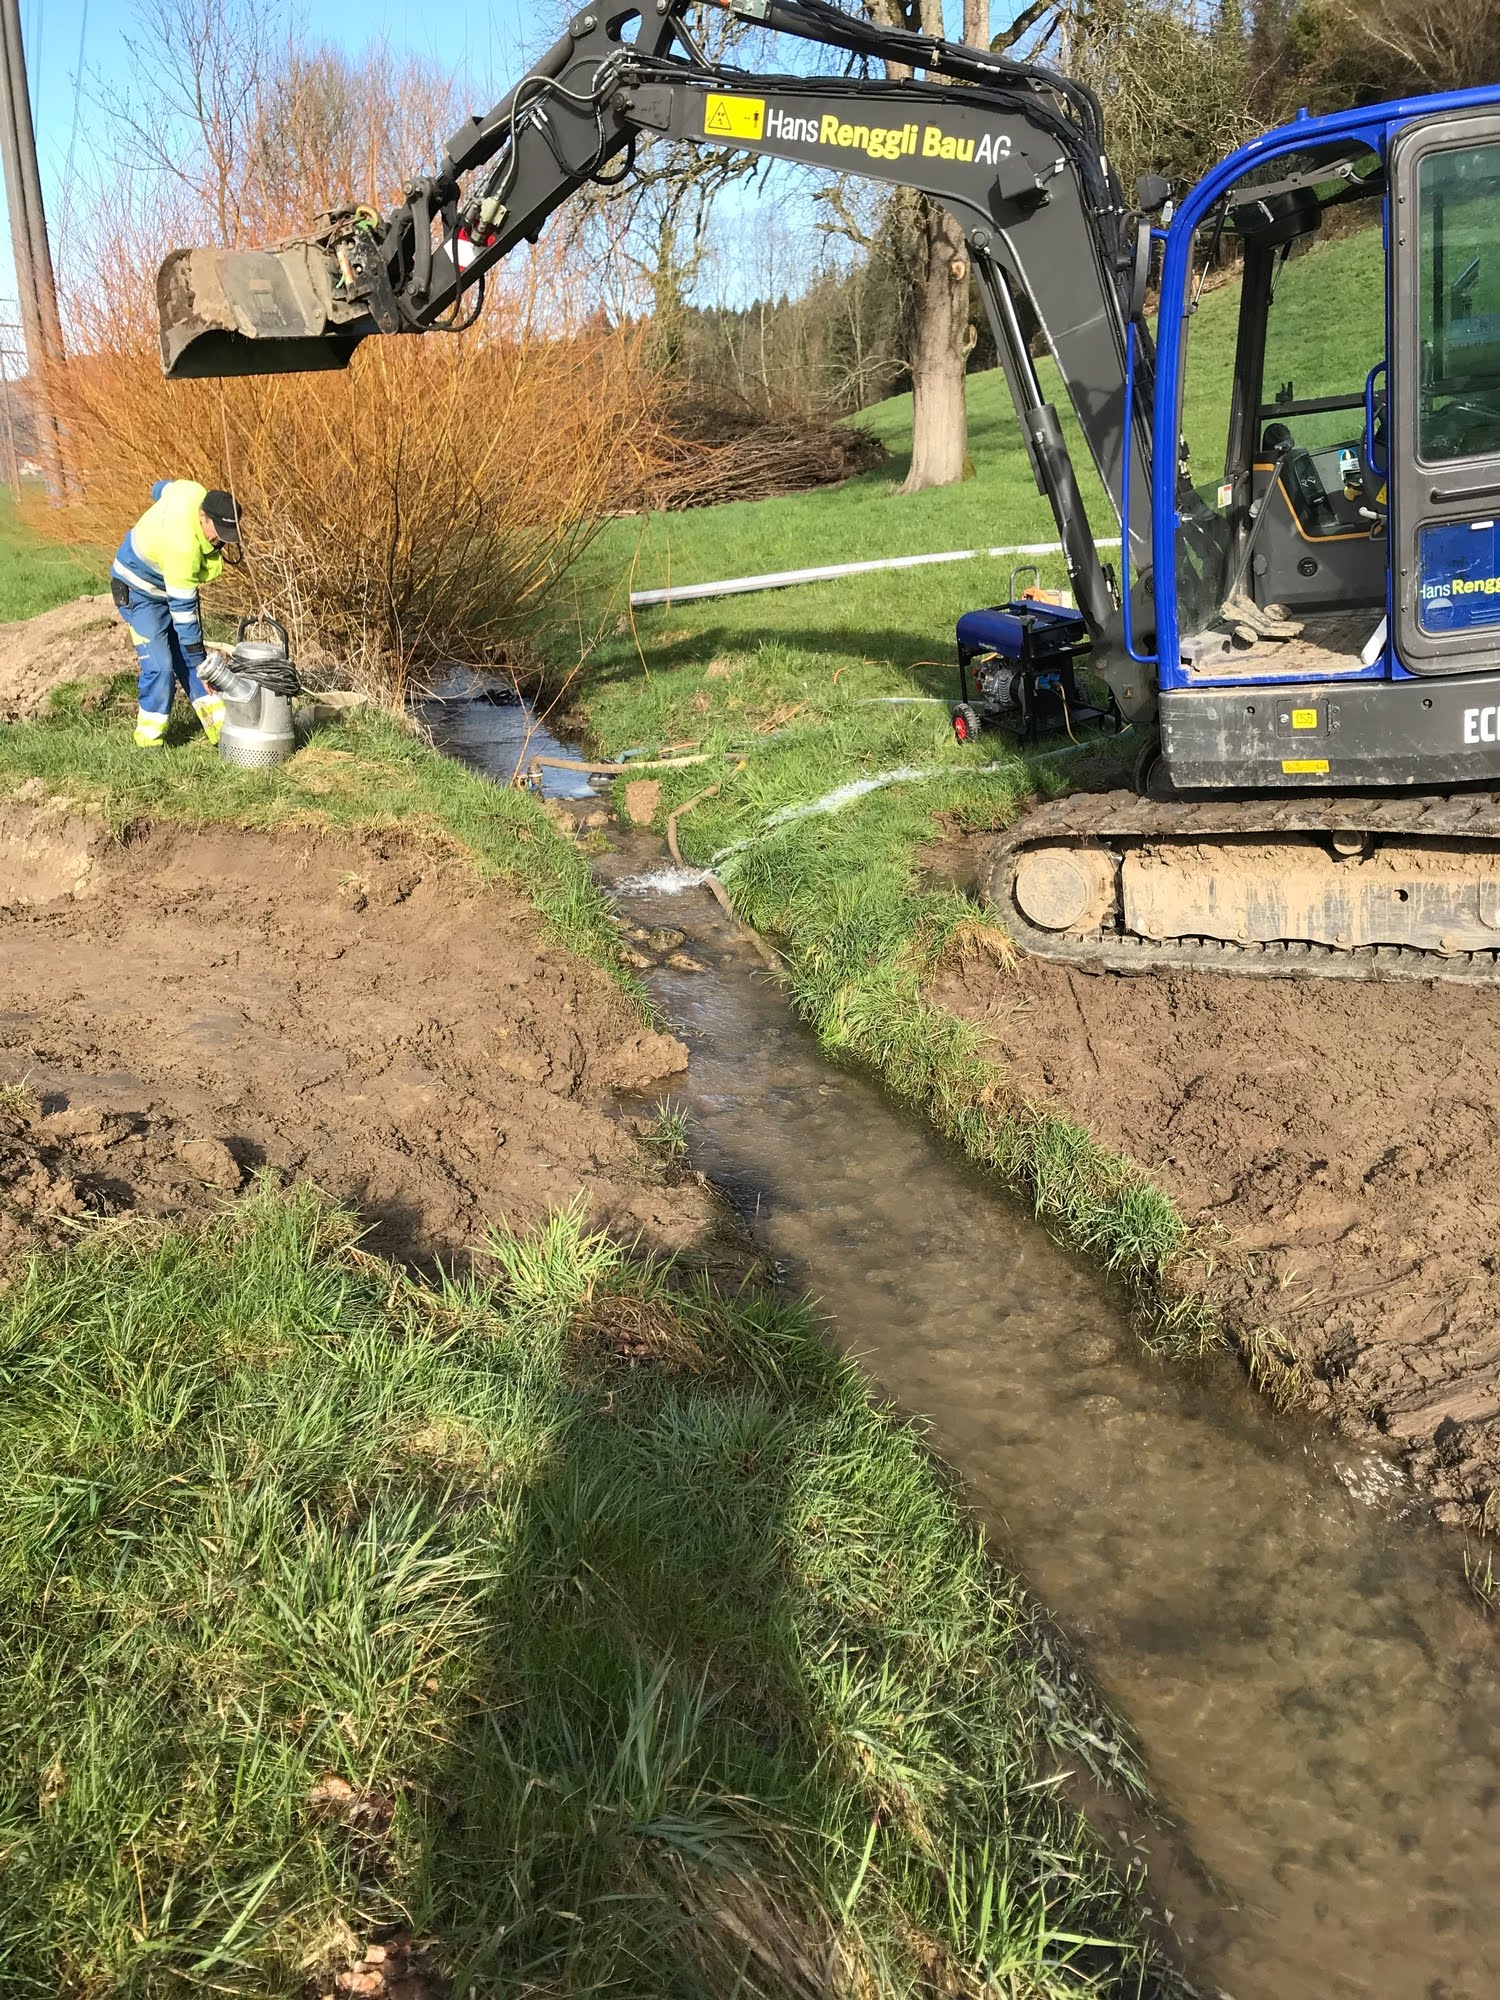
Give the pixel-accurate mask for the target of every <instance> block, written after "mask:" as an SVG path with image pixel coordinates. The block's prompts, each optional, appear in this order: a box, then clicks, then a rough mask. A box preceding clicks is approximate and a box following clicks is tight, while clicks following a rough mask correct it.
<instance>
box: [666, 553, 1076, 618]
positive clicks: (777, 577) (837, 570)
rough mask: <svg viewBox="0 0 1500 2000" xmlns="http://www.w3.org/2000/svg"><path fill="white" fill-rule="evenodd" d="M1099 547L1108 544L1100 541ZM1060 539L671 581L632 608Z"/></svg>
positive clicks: (967, 557)
mask: <svg viewBox="0 0 1500 2000" xmlns="http://www.w3.org/2000/svg"><path fill="white" fill-rule="evenodd" d="M1099 546H1100V547H1101V548H1109V547H1112V546H1113V544H1112V543H1109V542H1101V543H1100V544H1099ZM1061 554H1062V543H1061V542H1015V543H1013V544H1012V545H1011V546H1010V547H1008V548H1003V549H948V550H946V551H945V552H944V553H943V554H941V555H931V556H881V557H879V558H878V559H877V560H875V561H873V562H851V563H825V564H824V565H823V566H822V568H820V569H777V570H768V571H767V572H766V574H765V575H764V576H731V577H727V578H725V579H724V580H723V581H722V582H720V583H671V584H667V585H666V586H665V587H664V588H663V589H661V590H633V591H631V593H630V602H631V606H632V608H633V609H635V610H637V611H641V610H644V609H645V608H646V607H647V606H648V605H652V604H686V603H687V602H688V601H689V600H690V599H691V598H695V597H738V596H740V595H741V594H742V593H744V592H746V591H751V590H786V589H787V588H788V587H789V586H790V585H792V584H794V583H829V582H832V581H834V580H835V579H836V578H838V577H841V576H865V575H867V574H868V573H869V572H870V571H871V570H877V569H919V568H921V566H922V565H923V564H924V563H955V562H975V561H977V560H978V558H979V557H981V556H1059V555H1061Z"/></svg>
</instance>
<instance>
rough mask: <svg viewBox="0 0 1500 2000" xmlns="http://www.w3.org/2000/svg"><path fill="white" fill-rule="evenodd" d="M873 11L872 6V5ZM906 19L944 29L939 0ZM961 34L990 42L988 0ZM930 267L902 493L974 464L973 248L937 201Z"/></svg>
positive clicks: (923, 1) (932, 207)
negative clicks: (967, 384)
mask: <svg viewBox="0 0 1500 2000" xmlns="http://www.w3.org/2000/svg"><path fill="white" fill-rule="evenodd" d="M872 11H874V9H872ZM904 11H905V13H906V15H907V16H908V20H907V25H908V26H910V27H914V28H919V29H920V30H921V31H922V33H924V34H929V35H941V34H942V32H943V7H942V0H906V5H905V9H904ZM963 37H964V40H965V41H966V42H969V43H971V44H973V45H974V46H975V47H976V48H986V49H987V48H988V47H989V43H990V0H964V26H963ZM921 208H922V224H923V234H924V236H925V238H926V245H925V250H926V266H925V270H924V271H923V272H922V274H921V276H920V279H919V282H918V289H917V308H916V325H915V328H914V331H913V337H912V356H911V388H912V416H911V430H912V437H911V470H910V472H908V474H907V475H906V479H905V481H904V483H903V485H902V487H901V491H902V492H903V493H921V492H924V491H925V490H926V488H928V487H929V486H956V485H957V484H958V482H959V481H960V480H961V479H963V478H964V477H965V474H966V472H967V470H968V464H969V415H968V406H967V404H966V402H965V399H964V369H965V366H966V364H967V362H968V357H969V350H970V348H971V347H972V346H973V344H974V336H973V331H972V329H971V327H970V324H969V254H968V250H967V248H966V247H965V244H964V236H963V230H962V229H961V228H960V227H959V225H958V224H957V223H956V222H955V221H954V220H953V217H952V216H951V215H949V213H948V211H947V210H946V209H944V208H939V207H938V205H937V203H936V202H932V201H929V200H927V199H926V198H925V197H924V198H923V200H922V204H921Z"/></svg>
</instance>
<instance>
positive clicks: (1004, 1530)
mask: <svg viewBox="0 0 1500 2000" xmlns="http://www.w3.org/2000/svg"><path fill="white" fill-rule="evenodd" d="M607 860H608V862H609V865H610V868H611V870H612V878H613V879H612V886H613V887H614V888H615V892H616V894H617V895H618V896H619V897H620V899H621V903H622V907H623V908H625V909H627V910H628V911H629V913H630V914H631V915H632V916H633V917H635V918H636V919H637V920H638V921H640V922H641V923H643V924H645V925H647V926H653V925H658V924H668V925H672V926H675V927H677V928H680V929H683V930H685V931H687V932H688V934H689V938H690V941H691V945H692V949H693V951H694V952H695V953H696V954H697V956H698V957H699V958H700V959H701V960H702V962H703V965H704V970H703V971H701V972H699V973H696V974H692V973H686V972H672V971H670V970H667V969H660V970H658V971H656V972H654V973H652V974H649V975H648V976H647V977H648V983H649V984H650V985H651V986H652V987H653V990H654V992H655V995H656V998H657V999H658V1000H659V1002H660V1003H661V1005H662V1007H663V1008H664V1010H665V1011H666V1013H667V1014H668V1016H669V1017H670V1018H671V1019H672V1020H673V1021H674V1022H675V1023H676V1024H677V1026H678V1028H679V1031H680V1032H681V1033H682V1034H683V1035H684V1037H685V1039H686V1040H687V1042H688V1044H689V1047H690V1049H691V1051H692V1064H691V1069H690V1072H689V1077H688V1081H687V1084H686V1086H685V1087H683V1088H682V1089H680V1090H678V1091H676V1092H674V1096H675V1097H676V1099H677V1100H678V1101H679V1102H681V1103H682V1104H683V1105H684V1106H685V1107H686V1109H687V1110H688V1112H689V1114H690V1117H691V1124H692V1144H693V1153H694V1159H695V1163H696V1164H697V1165H698V1166H700V1167H701V1168H702V1169H703V1170H704V1171H705V1172H706V1173H708V1174H709V1175H710V1176H712V1177H713V1178H714V1179H715V1180H716V1181H717V1182H718V1183H719V1184H720V1185H721V1186H723V1187H725V1188H726V1189H727V1190H729V1191H730V1192H731V1194H732V1195H733V1197H734V1199H735V1200H736V1202H737V1203H738V1205H739V1207H740V1208H741V1210H742V1212H743V1214H744V1215H745V1218H746V1220H747V1223H748V1224H749V1226H750V1228H751V1229H752V1230H753V1232H754V1233H755V1235H756V1236H757V1237H758V1238H759V1239H760V1241H761V1242H762V1243H763V1244H764V1245H765V1246H766V1247H767V1248H768V1249H769V1250H770V1251H771V1253H772V1254H773V1255H774V1256H775V1257H776V1258H777V1259H778V1260H779V1261H780V1263H781V1265H782V1266H783V1268H784V1270H785V1272H786V1274H787V1277H788V1279H789V1280H790V1282H791V1283H792V1284H794V1285H797V1286H800V1287H802V1288H804V1289H806V1290H807V1291H808V1292H809V1293H811V1294H812V1295H813V1296H814V1297H815V1298H816V1299H817V1301H818V1303H819V1306H820V1308H821V1310H822V1311H823V1313H824V1314H825V1315H826V1316H827V1319H828V1323H829V1327H830V1331H831V1333H832V1335H833V1337H834V1338H835V1339H836V1340H837V1341H838V1342H839V1343H840V1344H841V1345H842V1346H843V1347H844V1348H846V1349H847V1350H848V1351H849V1352H851V1353H853V1354H855V1355H857V1356H859V1357H860V1359H861V1360H862V1362H863V1363H864V1365H865V1366H866V1368H867V1369H868V1371H869V1373H870V1374H871V1376H872V1377H873V1378H874V1380H875V1381H876V1382H877V1384H878V1385H879V1386H880V1387H881V1388H882V1389H883V1390H884V1391H885V1392H886V1393H887V1394H889V1395H890V1396H891V1397H892V1398H893V1399H894V1400H895V1401H896V1402H897V1403H898V1404H899V1405H900V1406H901V1407H902V1408H904V1409H906V1410H908V1411H911V1412H913V1413H918V1414H920V1415H921V1416H922V1417H923V1418H925V1419H926V1420H927V1421H928V1423H929V1424H930V1426H931V1431H932V1437H933V1442H934V1444H935V1446H936V1447H937V1449H938V1450H939V1451H940V1452H941V1454H942V1455H943V1457H944V1458H945V1459H946V1460H947V1461H948V1462H949V1463H950V1464H951V1465H953V1466H955V1467H956V1468H957V1469H958V1470H959V1472H960V1473H961V1474H962V1476H963V1479H964V1481H965V1483H966V1486H967V1489H968V1492H969V1494H970V1495H971V1496H972V1500H973V1504H974V1507H975V1509H976V1511H977V1512H978V1513H979V1515H980V1516H981V1517H982V1518H983V1519H984V1520H985V1521H986V1523H987V1524H988V1526H989V1528H990V1531H991V1533H992V1535H993V1537H994V1539H995V1541H996V1542H997V1544H998V1545H999V1546H1000V1547H1001V1548H1002V1549H1004V1551H1005V1552H1006V1554H1007V1555H1008V1557H1009V1558H1010V1560H1012V1561H1013V1562H1014V1564H1015V1565H1016V1567H1017V1568H1018V1569H1019V1570H1020V1571H1021V1572H1022V1573H1023V1574H1024V1575H1025V1576H1026V1577H1027V1578H1028V1580H1029V1581H1030V1583H1031V1584H1032V1586H1033V1588H1034V1589H1035V1591H1036V1593H1037V1594H1038V1596H1039V1597H1040V1598H1041V1599H1042V1600H1043V1601H1044V1602H1045V1603H1046V1604H1047V1605H1048V1606H1049V1607H1050V1608H1051V1610H1052V1611H1053V1613H1054V1614H1055V1616H1056V1617H1057V1619H1058V1620H1059V1622H1060V1623H1061V1624H1062V1625H1063V1627H1064V1628H1065V1629H1066V1630H1067V1631H1068V1632H1069V1633H1070V1634H1071V1635H1072V1636H1073V1638H1074V1639H1075V1640H1076V1642H1077V1643H1078V1645H1079V1646H1080V1648H1081V1650H1082V1651H1083V1653H1084V1654H1085V1656H1086V1658H1087V1660H1088V1662H1089V1665H1090V1668H1091V1670H1092V1672H1093V1673H1094V1675H1095V1676H1096V1678H1097V1679H1098V1680H1099V1682H1100V1683H1101V1684H1102V1685H1103V1686H1104V1687H1105V1688H1106V1690H1107V1691H1108V1692H1109V1694H1110V1695H1111V1696H1112V1698H1113V1699H1114V1701H1115V1703H1116V1705H1117V1706H1118V1707H1119V1708H1120V1709H1121V1710H1122V1712H1123V1713H1124V1715H1125V1716H1126V1717H1127V1718H1128V1720H1129V1722H1130V1724H1131V1726H1132V1728H1133V1730H1134V1732H1135V1734H1136V1736H1137V1738H1138V1740H1139V1741H1140V1743H1141V1745H1142V1747H1143V1749H1144V1752H1145V1755H1146V1758H1147V1762H1148V1765H1149V1768H1150V1773H1151V1778H1152V1782H1153V1785H1154V1788H1155V1790H1156V1793H1157V1796H1158V1797H1159V1799H1160V1800H1161V1801H1162V1802H1163V1804H1164V1806H1165V1807H1166V1809H1167V1811H1168V1813H1169V1814H1170V1815H1171V1818H1172V1820H1173V1821H1174V1823H1175V1827H1176V1832H1175V1834H1174V1835H1173V1836H1172V1837H1170V1838H1162V1839H1159V1840H1153V1841H1152V1842H1151V1843H1150V1848H1151V1864H1150V1878H1149V1880H1150V1887H1151V1891H1152V1893H1153V1895H1154V1897H1155V1898H1156V1900H1157V1901H1158V1903H1159V1904H1160V1905H1162V1906H1164V1907H1166V1908H1168V1909H1170V1911H1171V1912H1172V1917H1173V1925H1174V1928H1175V1931H1176V1934H1177V1937H1178V1940H1179V1943H1180V1956H1181V1959H1182V1961H1183V1963H1184V1966H1185V1968H1186V1969H1187V1971H1188V1972H1189V1974H1190V1975H1191V1976H1192V1978H1193V1979H1194V1982H1195V1983H1196V1984H1198V1985H1199V1986H1200V1987H1201V1988H1202V1989H1203V1991H1204V1992H1205V1993H1213V1992H1218V1993H1221V1994H1224V1995H1228V1996H1232V2000H1491V1996H1495V1995H1497V1994H1500V1893H1497V1881H1500V1871H1497V1869H1496V1865H1495V1858H1494V1853H1493V1848H1494V1843H1495V1841H1496V1838H1497V1836H1500V1673H1497V1649H1496V1642H1495V1629H1494V1628H1493V1627H1490V1626H1489V1625H1487V1623H1486V1621H1485V1619H1484V1617H1483V1615H1482V1613H1481V1612H1480V1611H1479V1610H1478V1608H1477V1607H1476V1605H1475V1604H1474V1601H1473V1600H1472V1598H1471V1597H1470V1596H1469V1595H1468V1593H1467V1590H1466V1589H1465V1587H1464V1585H1463V1582H1462V1578H1461V1573H1460V1570H1459V1554H1460V1551H1459V1549H1458V1547H1457V1546H1456V1544H1455V1543H1454V1541H1453V1540H1452V1538H1451V1537H1448V1536H1446V1535H1442V1534H1440V1533H1439V1532H1438V1531H1437V1530H1435V1529H1434V1528H1432V1527H1431V1526H1430V1525H1429V1524H1428V1522H1427V1521H1426V1519H1425V1517H1424V1516H1423V1513H1422V1510H1421V1509H1420V1507H1419V1505H1418V1504H1417V1503H1416V1502H1415V1501H1414V1500H1413V1499H1412V1498H1411V1496H1410V1495H1408V1494H1407V1493H1405V1492H1404V1490H1403V1489H1402V1488H1401V1486H1400V1484H1399V1482H1398V1481H1397V1480H1396V1479H1395V1478H1394V1477H1393V1475H1392V1473H1391V1471H1390V1469H1389V1468H1388V1467H1387V1466H1386V1465H1385V1463H1384V1462H1383V1461H1381V1460H1378V1459H1371V1458H1365V1457H1363V1456H1351V1455H1349V1454H1346V1453H1341V1452H1340V1451H1339V1449H1338V1448H1337V1447H1336V1446H1333V1445H1330V1444H1327V1443H1325V1442H1322V1441H1319V1440H1317V1439H1315V1438H1313V1437H1311V1436H1310V1435H1309V1434H1308V1433H1307V1432H1305V1431H1304V1430H1302V1429H1300V1428H1295V1427H1292V1426H1289V1425H1285V1424H1282V1423H1280V1422H1279V1421H1278V1420H1277V1419H1276V1418H1275V1417H1274V1415H1273V1414H1272V1413H1271V1412H1270V1411H1269V1410H1268V1409H1267V1407H1266V1405H1265V1404H1264V1403H1263V1402H1262V1401H1261V1400H1260V1399H1259V1398H1257V1397H1256V1396H1254V1395H1253V1394H1252V1393H1251V1392H1250V1391H1249V1390H1248V1389H1247V1388H1246V1387H1245V1385H1244V1383H1243V1382H1242V1380H1241V1379H1240V1377H1239V1376H1238V1374H1237V1372H1236V1371H1235V1370H1234V1369H1233V1368H1232V1367H1231V1366H1229V1365H1228V1364H1224V1365H1222V1366H1217V1365H1216V1366H1208V1367H1204V1368H1202V1369H1198V1370H1188V1369H1184V1368H1182V1367H1180V1366H1170V1365H1163V1364H1156V1363H1153V1362H1152V1361H1151V1360H1150V1358H1149V1357H1148V1356H1146V1355H1145V1354H1144V1353H1143V1351H1142V1350H1141V1348H1140V1346H1139V1344H1138V1343H1137V1342H1136V1341H1135V1339H1134V1338H1133V1336H1132V1335H1131V1333H1130V1331H1129V1329H1128V1327H1127V1326H1126V1325H1125V1324H1124V1323H1123V1321H1122V1318H1121V1315H1120V1311H1119V1306H1118V1301H1117V1298H1116V1297H1115V1295H1114V1294H1113V1293H1112V1291H1111V1290H1110V1289H1109V1287H1108V1286H1107V1284H1106V1283H1105V1281H1104V1280H1103V1279H1101V1277H1100V1276H1099V1275H1098V1274H1097V1273H1096V1272H1094V1271H1092V1270H1090V1269H1088V1268H1087V1267H1085V1266H1083V1265H1082V1264H1080V1263H1079V1262H1078V1261H1076V1260H1074V1259H1072V1258H1070V1257H1069V1256H1067V1255H1066V1254H1064V1253H1063V1252H1062V1251H1061V1250H1059V1249H1058V1248H1057V1246H1056V1245H1055V1244H1053V1243H1052V1241H1051V1240H1050V1239H1049V1238H1048V1236H1047V1235H1046V1234H1045V1232H1044V1231H1043V1230H1042V1229H1040V1228H1039V1227H1038V1226H1037V1225H1036V1224H1035V1223H1034V1222H1033V1221H1032V1220H1031V1219H1030V1218H1029V1216H1027V1215H1026V1214H1024V1213H1023V1212H1021V1211H1020V1210H1019V1209H1018V1208H1017V1207H1016V1206H1015V1205H1014V1204H1013V1203H1012V1202H1010V1201H1009V1200H1008V1199H1007V1198H1006V1197H1005V1195H1004V1194H1003V1192H1002V1191H1001V1190H1000V1188H999V1187H998V1186H997V1184H996V1183H995V1182H994V1181H993V1180H992V1179H990V1178H988V1177H986V1176H983V1175H981V1174H979V1173H978V1172H976V1171H975V1170H974V1169H972V1168H971V1167H969V1166H968V1165H967V1164H966V1163H965V1162H963V1161H962V1160H961V1159H958V1158H955V1157H954V1156H953V1155H952V1154H951V1153H949V1152H947V1151H945V1150H944V1149H943V1148H942V1147H941V1146H940V1145H939V1144H938V1143H937V1142H936V1140H935V1139H934V1138H933V1137H932V1135H931V1134H930V1133H929V1132H928V1131H927V1130H926V1129H925V1128H923V1127H922V1126H921V1125H920V1123H918V1122H917V1121H915V1120H913V1119H911V1118H909V1117H908V1116H906V1115H905V1114H903V1113H900V1112H898V1111H896V1110H894V1109H893V1108H892V1107H891V1106H890V1105H889V1104H888V1103H887V1102H886V1101H885V1100H884V1099H883V1097H882V1096H881V1094H880V1092H879V1091H878V1090H877V1089H875V1088H874V1087H873V1086H872V1085H871V1084H869V1083H868V1082H866V1081H865V1080H863V1079H862V1078H858V1077H854V1076H850V1075H847V1074H844V1073H842V1072H841V1071H839V1070H837V1069H834V1068H832V1067H831V1066H830V1065H829V1063H828V1062H827V1061H826V1060H825V1059H824V1058H823V1057H822V1056H821V1055H820V1054H819V1052H818V1050H817V1048H816V1045H815V1044H814V1042H813V1040H812V1038H811V1037H810V1036H809V1035H808V1034H807V1033H806V1032H805V1030H803V1029H802V1028H801V1027H800V1026H799V1025H798V1024H797V1023H796V1022H795V1021H794V1019H793V1018H792V1016H791V1014H790V1012H789V1009H788V1007H787V1004H786V1001H785V998H784V997H783V995H782V993H781V991H780V990H779V989H778V988H777V987H776V986H775V984H774V983H773V982H771V981H769V980H768V979H767V978H766V976H765V974H764V972H763V970H762V968H761V966H760V963H759V961H758V959H756V958H755V957H754V956H753V954H752V953H750V952H749V951H748V950H747V949H746V947H745V946H744V945H743V943H741V942H739V941H737V940H736V939H735V938H734V937H733V936H732V934H731V932H730V930H729V928H728V926H727V925H726V923H725V921H724V920H723V919H722V918H721V917H720V915H719V913H718V911H717V908H716V906H715V905H714V904H713V902H712V901H711V899H710V898H709V896H708V895H707V893H706V892H704V891H703V890H701V889H698V888H693V887H691V886H687V887H682V886H679V887H678V888H676V889H675V890H673V891H664V890H663V889H662V888H661V887H660V886H655V885H657V884H659V883H660V881H661V879H662V875H661V872H660V870H659V863H658V862H657V861H656V859H655V850H654V849H653V851H652V855H651V857H649V858H648V859H646V860H645V862H644V863H643V862H642V860H641V859H640V857H639V856H637V857H634V858H632V857H631V856H630V855H629V854H626V855H622V856H610V857H607ZM632 869H634V870H635V871H636V872H635V874H634V875H632V873H631V872H630V871H631V870H632ZM642 870H644V872H642ZM689 880H691V878H689Z"/></svg>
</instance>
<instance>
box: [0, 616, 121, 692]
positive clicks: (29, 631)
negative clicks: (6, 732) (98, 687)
mask: <svg viewBox="0 0 1500 2000" xmlns="http://www.w3.org/2000/svg"><path fill="white" fill-rule="evenodd" d="M133 666H134V658H133V656H132V654H131V650H130V641H129V640H128V639H127V638H126V636H125V629H124V627H123V626H122V625H121V623H120V621H119V619H118V618H117V617H116V616H115V607H114V605H113V603H112V602H111V600H110V598H109V596H108V594H107V593H106V594H105V595H102V596H99V597H76V598H74V599H73V601H72V603H70V604H59V605H58V606H57V608H56V609H55V610H53V611H44V612H42V613H41V615H40V616H39V617H36V618H23V619H20V620H18V621H17V622H16V623H15V624H11V625H0V722H24V721H26V720H27V719H28V718H29V717H31V716H34V715H40V714H41V713H42V712H43V710H44V709H45V708H46V706H47V703H48V702H49V700H50V699H51V697H52V693H53V690H54V689H56V688H59V687H61V686H62V685H63V683H64V682H65V681H81V682H84V683H85V684H88V683H94V684H98V683H100V682H103V681H107V680H111V679H113V677H114V676H115V675H116V674H122V673H125V672H126V671H127V670H128V669H130V668H131V667H133ZM87 698H88V697H87V695H85V699H87Z"/></svg>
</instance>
